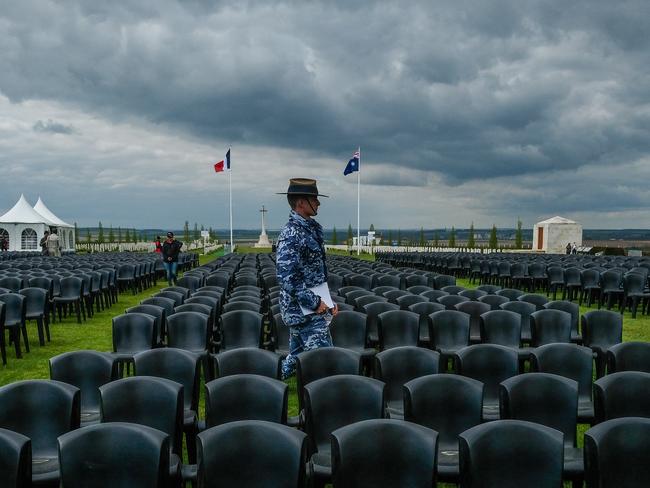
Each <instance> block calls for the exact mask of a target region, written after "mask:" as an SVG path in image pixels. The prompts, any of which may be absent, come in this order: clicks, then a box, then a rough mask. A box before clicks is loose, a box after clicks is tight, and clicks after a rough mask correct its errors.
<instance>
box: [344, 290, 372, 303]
mask: <svg viewBox="0 0 650 488" xmlns="http://www.w3.org/2000/svg"><path fill="white" fill-rule="evenodd" d="M364 296H376V295H375V294H374V293H373V292H371V291H370V290H350V291H349V292H347V293H346V294H345V303H348V304H350V305H355V304H356V300H357V298H361V297H364Z"/></svg>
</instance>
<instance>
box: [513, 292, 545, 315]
mask: <svg viewBox="0 0 650 488" xmlns="http://www.w3.org/2000/svg"><path fill="white" fill-rule="evenodd" d="M517 300H519V301H521V302H528V303H532V304H533V305H535V307H536V308H537V311H540V310H544V305H546V304H547V303H548V298H546V297H545V296H544V295H536V294H535V293H526V294H524V295H521V296H519V297H518V298H517Z"/></svg>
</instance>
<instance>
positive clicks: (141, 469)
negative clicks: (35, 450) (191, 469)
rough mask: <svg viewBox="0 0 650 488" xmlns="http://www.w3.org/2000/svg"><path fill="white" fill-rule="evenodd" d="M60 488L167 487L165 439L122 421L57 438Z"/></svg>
mask: <svg viewBox="0 0 650 488" xmlns="http://www.w3.org/2000/svg"><path fill="white" fill-rule="evenodd" d="M58 450H59V453H60V457H61V486H66V487H67V486H89V487H90V486H92V487H93V488H114V487H116V486H119V487H126V486H134V487H135V486H147V487H152V488H163V487H167V486H169V436H168V435H167V434H165V433H164V432H161V431H160V430H158V429H152V428H150V427H146V426H144V425H136V424H132V423H124V422H111V423H109V424H98V425H91V426H88V427H85V428H83V429H79V430H75V431H73V432H69V433H67V434H65V435H62V436H61V437H59V439H58Z"/></svg>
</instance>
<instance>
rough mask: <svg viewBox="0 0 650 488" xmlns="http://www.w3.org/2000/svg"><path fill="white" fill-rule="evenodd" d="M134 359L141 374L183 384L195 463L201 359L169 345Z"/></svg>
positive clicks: (186, 422)
mask: <svg viewBox="0 0 650 488" xmlns="http://www.w3.org/2000/svg"><path fill="white" fill-rule="evenodd" d="M133 359H134V362H135V372H136V374H137V375H138V376H155V377H158V378H166V379H168V380H171V381H175V382H176V383H179V384H181V385H183V432H184V433H185V439H186V441H187V442H186V445H187V451H188V455H189V458H190V462H192V463H196V434H197V433H198V415H197V412H198V406H199V380H200V371H201V370H200V367H199V361H198V358H197V357H196V355H194V354H193V353H191V352H188V351H183V350H182V349H176V348H173V347H166V348H159V349H152V350H150V351H144V352H141V353H138V354H136V355H135V356H134V357H133ZM82 398H83V397H82Z"/></svg>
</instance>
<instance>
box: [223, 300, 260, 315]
mask: <svg viewBox="0 0 650 488" xmlns="http://www.w3.org/2000/svg"><path fill="white" fill-rule="evenodd" d="M238 310H249V311H251V312H256V313H258V312H259V311H260V305H259V304H257V303H254V302H248V301H235V302H228V303H226V304H225V305H224V306H223V311H224V313H228V312H235V311H238Z"/></svg>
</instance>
